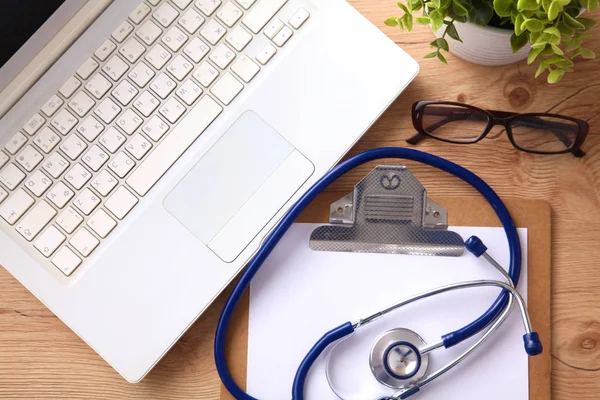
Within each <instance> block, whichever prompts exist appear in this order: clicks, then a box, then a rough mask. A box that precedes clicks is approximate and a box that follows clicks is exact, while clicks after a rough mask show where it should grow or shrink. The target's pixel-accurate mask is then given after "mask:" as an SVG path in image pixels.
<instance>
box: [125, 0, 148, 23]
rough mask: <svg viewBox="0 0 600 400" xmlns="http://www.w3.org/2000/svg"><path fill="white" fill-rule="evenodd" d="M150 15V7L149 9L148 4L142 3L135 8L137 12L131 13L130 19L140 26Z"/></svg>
mask: <svg viewBox="0 0 600 400" xmlns="http://www.w3.org/2000/svg"><path fill="white" fill-rule="evenodd" d="M149 13H150V7H148V6H147V5H146V3H144V2H142V3H140V4H139V5H138V6H137V7H136V8H135V10H133V11H132V12H131V14H129V19H130V20H131V21H132V22H133V23H134V24H139V23H140V22H142V21H143V20H144V18H146V15H148V14H149Z"/></svg>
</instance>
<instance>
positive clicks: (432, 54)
mask: <svg viewBox="0 0 600 400" xmlns="http://www.w3.org/2000/svg"><path fill="white" fill-rule="evenodd" d="M437 55H438V52H437V51H434V52H433V53H429V54H427V55H426V56H425V57H423V58H435V57H437Z"/></svg>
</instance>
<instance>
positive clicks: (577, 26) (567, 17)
mask: <svg viewBox="0 0 600 400" xmlns="http://www.w3.org/2000/svg"><path fill="white" fill-rule="evenodd" d="M562 16H563V21H565V24H567V25H568V26H570V27H571V28H573V29H577V30H581V29H585V25H583V24H582V23H581V22H579V21H577V19H575V18H573V17H572V16H571V15H569V13H563V14H562Z"/></svg>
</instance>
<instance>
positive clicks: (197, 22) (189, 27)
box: [179, 8, 205, 35]
mask: <svg viewBox="0 0 600 400" xmlns="http://www.w3.org/2000/svg"><path fill="white" fill-rule="evenodd" d="M204 21H205V19H204V17H203V16H202V15H200V14H199V13H198V12H197V11H196V10H194V9H193V8H191V9H189V10H188V12H186V13H185V14H184V15H183V17H181V18H180V19H179V25H181V26H182V27H183V29H185V30H186V31H188V33H189V34H190V35H193V34H194V32H196V31H197V30H198V28H200V26H201V25H202V24H203V23H204Z"/></svg>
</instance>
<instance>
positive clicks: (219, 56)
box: [209, 43, 235, 69]
mask: <svg viewBox="0 0 600 400" xmlns="http://www.w3.org/2000/svg"><path fill="white" fill-rule="evenodd" d="M209 58H210V59H211V61H212V62H214V63H215V64H216V65H217V67H219V68H221V69H225V68H227V66H228V65H229V64H230V63H231V62H232V61H233V59H234V58H235V52H234V51H233V50H231V49H230V48H229V47H227V45H225V44H223V43H221V44H219V45H218V46H217V47H216V48H215V49H214V50H213V52H212V53H211V54H210V56H209Z"/></svg>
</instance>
